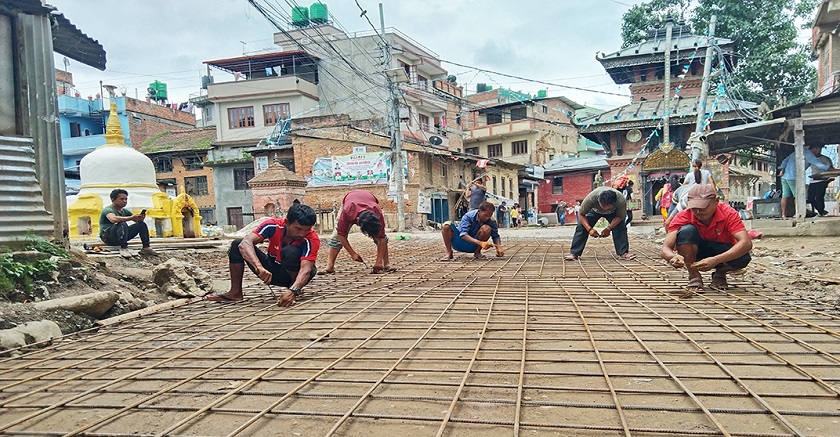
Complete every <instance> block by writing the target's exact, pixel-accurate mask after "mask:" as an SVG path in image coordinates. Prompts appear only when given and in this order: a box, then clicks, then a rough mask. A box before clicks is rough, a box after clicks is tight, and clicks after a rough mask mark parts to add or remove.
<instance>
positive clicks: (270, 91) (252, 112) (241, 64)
mask: <svg viewBox="0 0 840 437" xmlns="http://www.w3.org/2000/svg"><path fill="white" fill-rule="evenodd" d="M385 39H386V40H387V41H388V42H389V44H390V46H391V53H392V58H391V62H390V64H388V65H382V62H381V59H382V58H381V53H379V52H378V50H379V43H380V42H381V38H380V36H378V35H377V34H375V33H360V34H345V33H344V32H342V31H340V30H339V29H337V28H336V27H334V26H332V25H331V24H330V23H324V24H321V25H318V26H310V27H304V28H298V29H294V30H290V31H288V32H282V33H278V34H276V35H275V42H276V43H277V44H278V45H279V46H280V47H281V48H282V50H283V51H280V52H276V53H264V54H256V55H248V56H241V57H236V58H228V59H219V60H215V61H207V62H205V64H207V65H208V70H210V69H212V70H213V72H214V73H215V72H219V71H221V72H225V73H230V74H231V75H232V76H230V80H226V81H223V80H220V78H219V77H215V76H214V77H212V79H211V78H210V76H211V73H210V71H208V78H207V79H205V80H204V81H203V86H206V91H200V92H198V93H196V94H195V95H194V96H192V97H191V102H193V103H195V104H196V105H198V106H199V107H200V108H201V109H202V113H203V114H206V115H205V116H204V117H203V120H202V122H201V123H204V124H212V123H215V126H216V139H215V140H214V141H213V142H212V147H211V149H210V150H208V152H207V162H205V165H207V166H212V167H213V180H214V184H213V185H214V187H215V200H216V208H217V221H218V223H219V224H221V225H225V224H231V225H236V226H241V225H242V224H244V223H247V222H248V221H250V220H251V219H252V218H253V217H255V216H257V217H258V216H261V215H264V214H266V212H265V211H254V210H253V205H254V202H252V201H250V200H249V199H248V197H250V196H251V195H252V193H251V191H250V189H247V188H248V187H247V186H246V187H245V188H246V189H244V190H241V191H238V192H233V193H232V192H230V191H231V190H229V189H227V188H223V187H227V186H228V185H230V184H229V183H228V182H230V183H231V184H232V183H235V181H236V180H238V179H237V177H239V178H240V179H241V178H242V177H248V175H247V174H246V173H247V172H248V171H250V172H251V173H250V176H251V177H252V176H253V175H255V174H259V173H260V172H262V171H264V170H265V169H266V168H268V166H269V164H271V163H273V162H275V160H277V161H279V162H280V163H282V164H283V165H285V166H286V167H287V168H288V169H289V170H291V171H293V172H295V173H297V174H298V175H299V176H301V177H305V178H307V181H309V185H308V187H307V194H306V201H307V202H313V203H314V204H318V205H322V206H324V205H333V204H335V203H340V201H341V198H342V197H343V193H344V192H346V191H347V190H349V189H352V188H353V187H355V186H361V185H365V186H367V188H369V189H371V190H373V191H375V192H376V193H377V195H379V197H380V199H381V200H382V201H383V206H384V208H385V209H386V212H390V211H393V210H396V203H395V202H396V201H397V198H396V196H395V191H394V189H393V187H390V186H389V184H388V180H387V177H386V178H382V177H379V176H381V175H380V173H376V174H377V177H373V178H368V177H367V175H355V174H354V175H352V177H350V176H348V175H337V176H336V175H335V174H334V175H333V178H332V179H330V178H322V177H321V175H323V173H324V171H323V169H322V168H320V167H318V166H319V165H321V164H323V163H324V162H326V161H330V162H339V164H338V165H344V164H342V163H344V161H343V159H344V158H345V157H350V156H358V155H359V154H360V153H361V152H359V151H360V150H366V152H364V153H366V154H372V155H375V156H374V157H373V158H375V159H374V160H373V161H372V165H373V166H374V167H376V166H379V167H380V168H381V167H383V165H384V163H385V162H386V161H382V162H380V161H378V159H379V158H376V156H379V157H382V156H384V155H385V154H387V155H389V156H390V153H389V152H390V147H391V145H390V141H389V140H388V137H387V126H386V122H385V120H386V119H387V113H388V108H389V105H388V104H387V96H388V95H389V92H388V88H387V84H386V79H385V75H384V74H383V69H384V70H388V74H389V75H390V76H393V79H394V80H395V81H397V82H399V85H398V86H399V93H398V95H399V96H400V98H399V101H398V102H397V105H398V106H399V108H398V109H397V112H398V116H399V128H398V129H399V130H400V134H401V138H402V143H403V149H404V151H405V152H404V153H405V157H406V164H405V167H404V169H405V170H404V172H405V173H406V174H407V178H406V185H405V193H406V194H407V196H408V197H407V198H406V199H403V201H404V202H405V203H406V206H407V208H406V211H405V212H406V219H405V221H406V223H407V224H409V225H418V226H423V225H424V224H425V221H426V219H427V218H428V219H430V220H434V221H443V220H448V219H449V218H450V217H452V216H453V215H455V207H456V204H457V203H458V199H459V197H460V195H461V193H462V192H463V188H461V184H464V183H466V182H468V181H469V180H471V179H472V178H474V177H476V176H478V175H479V173H481V174H483V173H488V174H490V173H493V172H499V173H500V174H501V173H505V176H504V177H505V180H506V181H508V180H515V179H516V168H521V167H522V166H521V165H517V164H510V163H504V162H501V161H498V160H488V161H487V162H486V164H487V165H488V168H487V170H481V172H472V171H467V168H469V167H471V166H472V167H473V168H474V165H475V164H476V162H477V161H478V160H479V158H480V157H476V156H469V155H465V154H464V153H463V143H462V135H463V131H462V128H461V121H462V120H461V115H460V112H461V106H462V104H463V102H464V100H463V98H462V89H461V87H459V86H458V85H457V84H456V83H455V78H454V77H450V76H448V75H447V72H446V71H445V70H444V69H442V68H441V66H440V61H439V59H438V57H437V55H436V54H434V53H433V52H431V51H430V50H428V49H426V48H424V47H423V46H422V45H420V44H419V43H417V42H415V41H413V40H412V39H411V38H409V37H408V36H406V35H403V34H402V33H400V32H399V31H397V30H393V29H391V30H389V31H387V32H386V34H385ZM400 76H402V78H400ZM373 139H375V141H373ZM383 141H384V143H383ZM354 144H355V146H354ZM348 159H349V158H348ZM365 159H367V155H366V157H365ZM383 159H384V158H383ZM387 162H390V160H389V159H388V160H387ZM316 163H317V164H316ZM350 165H351V166H352V165H355V164H350ZM456 167H457V168H458V169H457V170H456ZM461 167H463V168H461ZM435 169H436V170H435ZM368 170H369V171H375V170H374V169H373V168H369V169H366V170H365V171H366V172H367V171H368ZM479 170H480V169H479ZM330 171H332V169H330ZM353 171H359V169H355V170H353ZM426 171H436V173H437V174H439V175H440V177H431V174H429V175H427V174H426ZM315 173H317V175H316V174H315ZM473 173H476V174H473ZM508 173H510V175H508ZM237 175H239V176H237ZM362 176H364V177H362ZM427 177H429V178H431V179H430V180H425V179H423V178H427ZM497 177H499V178H501V176H500V175H499V176H497ZM245 181H247V179H245ZM465 181H466V182H465ZM246 185H247V184H246ZM514 185H515V186H518V181H516V182H515V183H514ZM223 190H227V191H223ZM508 192H509V186H508V185H506V188H505V193H508ZM280 207H281V208H285V207H287V205H280ZM325 207H326V206H325ZM275 208H277V205H275ZM237 217H238V218H237ZM389 223H390V225H391V226H392V227H397V223H396V216H392V217H389Z"/></svg>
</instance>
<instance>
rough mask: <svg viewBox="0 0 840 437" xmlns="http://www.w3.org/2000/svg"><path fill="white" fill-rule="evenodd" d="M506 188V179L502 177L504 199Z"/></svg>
mask: <svg viewBox="0 0 840 437" xmlns="http://www.w3.org/2000/svg"><path fill="white" fill-rule="evenodd" d="M505 188H506V187H505V178H504V177H502V197H505V192H506V190H505Z"/></svg>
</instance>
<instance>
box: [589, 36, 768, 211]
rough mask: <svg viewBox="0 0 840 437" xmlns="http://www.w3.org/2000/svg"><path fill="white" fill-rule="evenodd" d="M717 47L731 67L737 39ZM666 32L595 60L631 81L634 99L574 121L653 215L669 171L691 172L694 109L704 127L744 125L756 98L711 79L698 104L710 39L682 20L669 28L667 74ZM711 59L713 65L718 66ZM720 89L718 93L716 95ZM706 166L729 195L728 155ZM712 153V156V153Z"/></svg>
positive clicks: (619, 79) (619, 81)
mask: <svg viewBox="0 0 840 437" xmlns="http://www.w3.org/2000/svg"><path fill="white" fill-rule="evenodd" d="M715 39H716V45H717V46H718V47H719V49H720V53H722V54H723V57H724V58H725V62H726V64H727V65H734V63H735V62H736V61H737V57H736V56H735V52H736V47H735V42H734V41H732V40H729V39H726V38H721V37H717V38H715ZM664 44H665V29H664V28H662V29H656V30H652V31H650V32H649V33H648V39H647V40H645V41H643V42H641V43H639V44H636V45H633V46H630V47H627V48H624V49H621V50H618V51H616V52H614V53H610V54H602V55H599V56H598V57H597V59H598V61H599V62H600V63H601V64H602V65H603V67H604V69H605V70H606V71H607V73H609V74H610V76H611V77H612V79H613V81H614V82H615V83H617V84H630V92H631V94H632V102H631V103H630V104H628V105H624V106H620V107H618V108H613V109H611V110H608V111H605V112H603V113H601V114H597V115H593V116H591V117H587V118H583V119H579V120H578V122H577V124H578V125H579V126H580V133H581V135H584V136H585V137H587V138H589V139H590V140H592V141H594V142H596V143H598V144H600V145H601V146H603V148H604V150H605V151H606V153H607V157H608V158H607V162H608V163H609V165H610V168H611V174H612V175H613V177H615V176H617V175H618V174H621V173H622V172H626V174H627V176H628V177H629V178H630V179H631V180H634V181H635V183H636V185H635V187H636V192H638V193H640V196H639V199H640V200H641V201H642V209H643V211H644V212H645V213H646V214H648V215H650V214H652V213H653V207H654V204H655V201H654V200H653V196H654V195H655V193H656V192H657V191H658V190H659V188H661V187H662V185H663V184H664V183H665V180H666V179H667V178H668V177H669V176H671V175H678V176H680V177H682V176H683V175H685V174H686V173H687V172H688V171H689V170H690V165H689V161H690V159H689V156H688V154H690V149H689V146H688V139H689V136H690V134H691V133H692V132H693V131H694V130H695V123H696V118H697V112H698V107H703V108H706V109H705V111H706V112H705V114H704V117H705V119H706V123H707V125H708V127H707V129H711V130H714V129H717V128H721V127H726V126H730V125H736V124H741V123H743V122H744V112H745V110H748V109H754V108H756V107H757V105H755V104H754V103H751V102H745V101H741V100H736V99H733V98H732V97H731V96H729V95H728V94H727V93H725V92H720V91H719V89H718V87H717V86H716V85H715V84H712V90H711V91H710V93H709V97H708V99H707V101H706V102H705V104H704V105H700V102H699V100H700V91H701V86H702V80H703V78H702V75H703V62H704V61H705V51H706V47H708V38H707V37H705V36H699V35H693V34H691V31H690V28H689V27H688V26H685V25H683V24H682V23H681V24H679V25H676V26H674V27H673V38H672V41H671V65H670V67H669V68H668V71H667V72H666V71H665V70H666V68H665V65H664V64H665V63H664V59H665V53H664V50H663V49H662V47H663V45H664ZM719 61H720V60H719V59H717V58H716V59H715V65H713V68H720V64H719ZM665 74H668V75H669V76H670V93H669V94H670V97H671V98H670V107H666V100H665V98H664V92H665ZM716 90H717V92H716ZM665 115H668V116H669V118H670V120H669V124H668V125H669V140H670V144H668V146H670V147H671V148H672V150H671V151H670V152H669V153H666V150H668V147H664V148H663V147H661V146H663V144H662V143H663V138H664V131H663V117H664V116H665ZM708 158H709V157H706V161H705V164H704V168H707V169H709V170H710V171H711V172H712V174H713V175H714V177H715V179H716V180H717V181H718V182H719V185H720V188H721V189H722V191H723V194H724V195H725V196H727V198H728V191H729V176H728V173H729V171H728V166H729V163H730V162H731V160H730V159H728V157H725V156H724V157H721V159H720V160H717V159H708ZM715 158H716V157H715Z"/></svg>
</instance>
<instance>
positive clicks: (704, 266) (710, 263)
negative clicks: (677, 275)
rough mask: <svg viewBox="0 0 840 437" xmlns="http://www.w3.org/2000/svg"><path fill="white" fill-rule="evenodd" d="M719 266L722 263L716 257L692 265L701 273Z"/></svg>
mask: <svg viewBox="0 0 840 437" xmlns="http://www.w3.org/2000/svg"><path fill="white" fill-rule="evenodd" d="M718 264H720V263H719V262H718V261H717V259H716V258H715V257H711V258H706V259H701V260H700V261H697V262H695V263H694V264H692V265H691V267H694V268H695V269H697V270H700V271H701V272H707V271H709V270H711V269H713V268H715V266H717V265H718Z"/></svg>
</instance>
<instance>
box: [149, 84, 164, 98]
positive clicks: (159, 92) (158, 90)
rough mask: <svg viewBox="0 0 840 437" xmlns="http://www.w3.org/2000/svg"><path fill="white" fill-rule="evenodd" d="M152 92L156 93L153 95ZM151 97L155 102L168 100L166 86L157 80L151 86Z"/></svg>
mask: <svg viewBox="0 0 840 437" xmlns="http://www.w3.org/2000/svg"><path fill="white" fill-rule="evenodd" d="M151 90H154V91H155V92H154V93H152V92H151ZM149 91H150V92H149V95H150V97H151V98H152V99H154V100H166V98H167V97H166V84H165V83H163V82H161V81H159V80H156V81H154V82H152V83H150V84H149Z"/></svg>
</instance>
